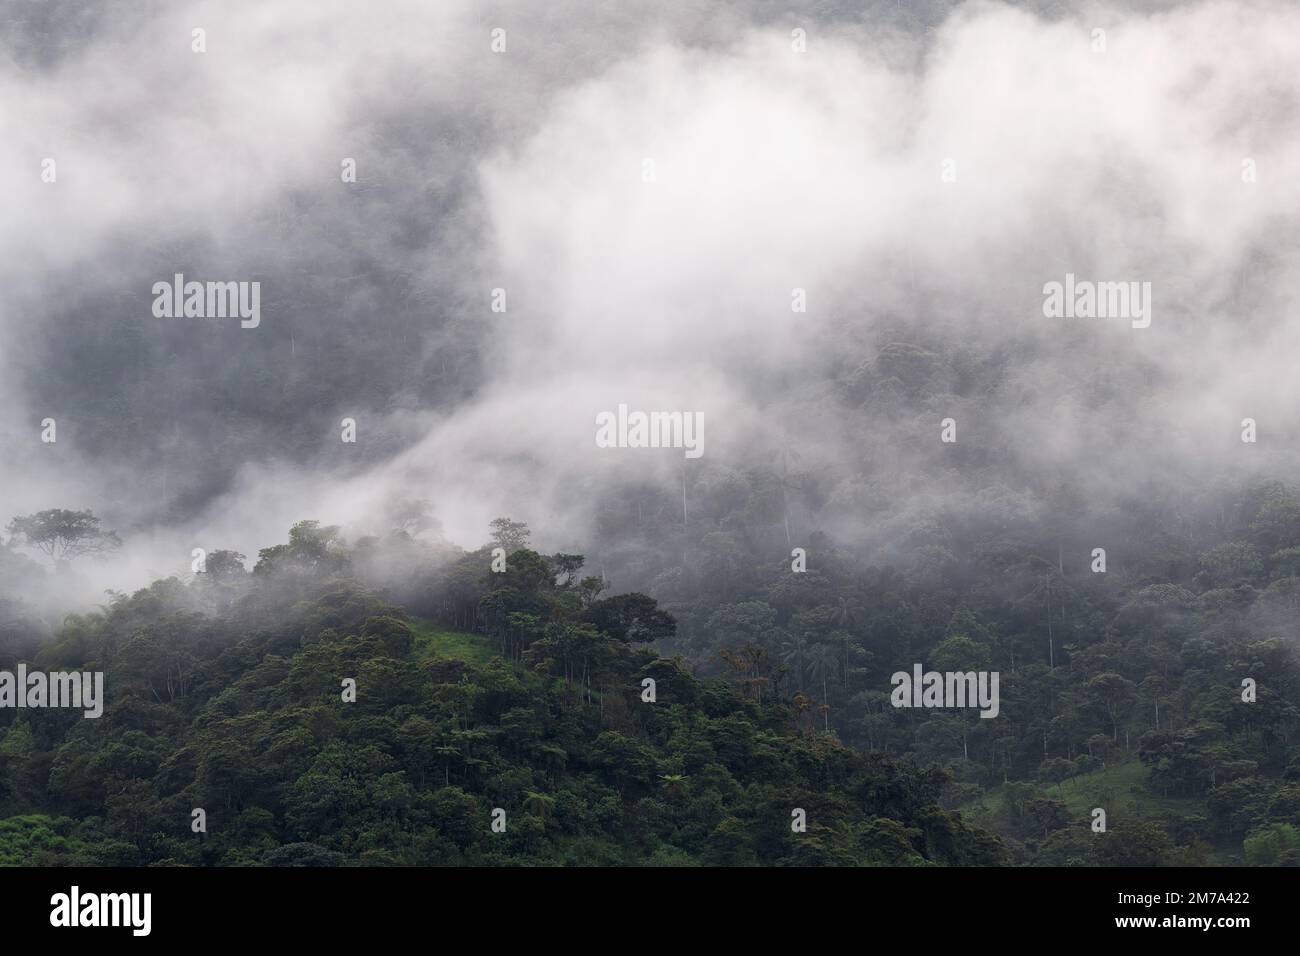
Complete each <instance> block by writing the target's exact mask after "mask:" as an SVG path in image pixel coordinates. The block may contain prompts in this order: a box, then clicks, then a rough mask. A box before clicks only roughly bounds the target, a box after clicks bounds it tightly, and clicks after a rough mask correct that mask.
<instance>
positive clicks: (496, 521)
mask: <svg viewBox="0 0 1300 956" xmlns="http://www.w3.org/2000/svg"><path fill="white" fill-rule="evenodd" d="M531 535H532V532H531V531H529V530H528V525H526V524H524V522H522V521H511V520H510V519H509V518H493V519H492V541H493V543H495V544H496V546H497V547H498V548H502V549H504V550H505V552H506V554H513V553H514V552H516V551H518V550H519V549H520V548H523V547H527V546H528V539H529V537H530V536H531Z"/></svg>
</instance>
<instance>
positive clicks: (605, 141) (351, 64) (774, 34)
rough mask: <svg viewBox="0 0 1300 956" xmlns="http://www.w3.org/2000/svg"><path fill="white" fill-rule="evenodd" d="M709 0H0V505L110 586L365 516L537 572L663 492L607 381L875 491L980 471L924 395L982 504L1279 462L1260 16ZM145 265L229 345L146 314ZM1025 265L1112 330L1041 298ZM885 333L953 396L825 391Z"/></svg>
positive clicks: (1263, 11) (1287, 292) (1295, 397)
mask: <svg viewBox="0 0 1300 956" xmlns="http://www.w3.org/2000/svg"><path fill="white" fill-rule="evenodd" d="M708 6H709V5H703V4H695V3H689V4H688V3H679V4H674V3H663V2H653V3H650V2H647V3H618V4H598V5H597V4H577V3H546V4H538V3H535V2H530V3H496V4H488V5H484V4H482V3H470V2H464V3H461V2H438V3H427V2H415V0H411V2H386V3H382V4H376V5H357V4H353V3H343V2H333V0H310V2H306V0H304V2H274V3H270V2H263V0H223V2H221V3H215V2H213V3H198V4H185V3H141V2H121V3H106V4H102V5H83V4H79V3H61V2H44V3H35V2H27V0H0V23H4V24H5V27H4V29H3V30H2V31H0V182H2V183H3V184H4V189H5V193H4V203H3V215H2V216H0V401H2V402H3V406H2V407H3V409H4V414H3V418H2V420H0V442H2V443H3V448H4V451H5V453H4V456H3V458H2V459H0V502H3V503H4V505H5V506H6V509H7V513H6V514H4V515H0V517H2V518H4V519H6V520H7V518H8V517H9V515H10V514H15V513H24V512H28V511H32V510H36V509H40V508H48V507H91V508H93V509H95V511H96V512H97V513H99V514H101V515H103V516H104V517H105V519H106V521H107V523H108V524H109V525H111V526H113V527H117V528H119V529H120V530H121V531H122V532H123V534H124V536H126V537H127V538H128V539H129V547H128V549H127V551H126V555H125V558H124V559H123V560H121V561H118V562H116V563H115V564H114V565H113V567H112V568H111V569H110V573H109V575H108V577H107V578H106V580H109V581H111V583H114V584H117V585H119V586H122V585H124V584H140V583H143V581H144V575H145V573H146V572H164V571H172V570H178V571H179V570H184V569H185V568H187V567H188V563H189V550H190V548H192V547H206V548H209V549H212V548H217V547H233V548H236V549H238V550H241V551H244V552H245V553H247V554H249V555H250V556H251V555H253V554H255V552H256V549H257V548H259V547H265V546H267V545H269V544H272V543H274V542H276V541H279V540H282V539H283V537H284V532H285V530H286V529H287V527H288V526H289V525H290V524H291V523H292V522H293V521H295V520H298V519H300V518H306V517H315V518H320V519H323V520H325V521H328V522H336V523H344V524H347V525H348V527H349V530H350V531H352V532H353V533H354V534H355V533H360V532H362V531H364V530H367V529H375V530H377V529H378V527H379V525H378V523H377V522H376V520H375V518H374V516H375V515H376V514H377V513H379V512H381V511H382V509H383V506H384V505H385V504H386V503H387V502H389V501H391V500H392V499H393V498H394V497H395V496H397V495H418V496H421V497H427V498H429V499H431V500H432V501H434V502H435V505H436V509H437V511H438V514H439V517H440V518H441V519H442V521H443V522H444V524H445V526H446V528H447V531H448V535H449V536H450V537H451V538H453V539H454V540H459V541H461V542H462V543H464V544H467V545H476V544H478V543H479V542H480V541H481V540H483V538H484V537H485V530H486V525H487V521H488V520H489V519H490V518H492V517H494V516H496V515H497V514H503V513H508V514H510V515H512V516H514V517H516V518H519V519H522V520H527V521H529V522H530V523H531V524H532V525H533V527H534V528H535V530H536V534H537V538H538V543H539V544H541V545H543V546H544V547H547V548H549V549H560V548H564V549H571V548H573V549H580V548H582V547H583V546H584V538H585V536H586V528H587V524H588V522H589V521H590V520H591V515H590V514H589V513H588V512H587V510H586V509H585V508H584V506H585V505H587V504H589V503H590V501H591V500H592V496H593V495H594V494H595V493H596V492H597V491H598V490H599V489H600V488H601V487H604V486H605V483H606V482H618V481H621V480H630V479H637V480H645V479H647V478H648V479H651V480H662V481H663V482H664V483H667V484H670V483H672V482H674V481H680V475H681V472H682V469H683V467H684V466H683V460H682V456H681V453H680V452H679V451H670V450H660V451H653V452H651V451H644V452H643V451H635V452H633V451H627V450H614V449H598V448H597V447H596V445H595V442H594V438H593V436H594V419H595V416H596V414H597V413H598V412H601V411H603V410H612V409H614V408H616V407H617V405H618V404H619V403H621V402H622V403H627V404H629V405H631V406H633V407H637V408H645V409H664V410H682V411H686V410H694V411H699V412H701V413H703V415H704V418H705V422H706V424H705V447H706V452H705V456H704V458H703V459H702V460H701V461H700V462H699V463H691V465H690V467H693V468H694V467H698V468H700V469H704V470H703V471H700V472H699V473H698V474H707V473H708V472H707V469H710V468H712V469H719V468H724V469H725V468H727V467H732V466H739V465H741V464H744V463H747V462H752V461H756V460H757V461H767V462H770V461H773V460H775V459H774V456H777V455H779V453H780V452H781V450H783V449H784V450H793V451H798V452H799V454H800V456H801V460H802V461H804V462H805V463H806V464H807V466H808V467H814V468H817V469H820V470H822V471H823V472H825V473H827V474H831V475H840V474H842V475H843V476H844V480H845V482H846V483H849V484H851V483H852V482H853V481H854V480H860V476H861V474H862V473H863V472H864V471H865V472H869V473H871V474H872V475H874V476H875V479H874V480H875V481H876V483H877V490H879V488H884V489H885V492H884V493H885V494H886V496H887V497H888V498H889V499H890V500H891V501H892V502H894V503H895V505H896V506H897V508H902V507H903V506H904V505H905V504H906V502H908V501H909V500H911V499H912V498H914V497H920V496H926V495H954V494H965V493H971V494H973V493H975V492H976V491H977V490H978V489H977V488H975V487H970V488H963V487H962V477H961V476H960V475H955V476H954V475H952V474H940V473H939V471H940V470H941V469H942V468H943V459H942V458H941V457H939V456H941V455H942V454H944V453H945V449H944V447H943V446H942V445H940V443H939V439H938V436H939V422H940V420H941V419H942V418H945V417H953V418H955V419H956V420H957V423H958V441H959V443H961V442H968V443H973V444H976V445H978V444H979V443H985V444H986V446H987V447H997V448H998V449H999V454H1000V455H1001V456H1002V459H1003V460H1004V461H1005V466H1006V470H1007V474H1008V476H1009V477H1008V481H1009V482H1010V483H1013V484H1014V481H1013V479H1012V478H1011V477H1010V476H1011V475H1013V474H1015V475H1024V474H1031V475H1032V474H1036V473H1042V474H1048V473H1051V474H1058V473H1059V474H1069V475H1071V476H1074V477H1076V478H1077V479H1078V480H1080V481H1081V482H1083V483H1084V484H1085V486H1086V487H1088V488H1090V489H1093V490H1094V491H1095V493H1096V494H1098V495H1104V494H1109V493H1113V492H1115V491H1116V490H1119V489H1124V488H1131V487H1134V486H1135V485H1137V484H1139V483H1141V482H1143V481H1162V480H1166V481H1168V482H1169V483H1171V484H1174V485H1176V484H1177V483H1179V482H1187V481H1189V480H1192V479H1189V478H1188V475H1204V476H1207V478H1208V476H1211V475H1217V474H1219V473H1221V472H1228V473H1235V472H1237V471H1243V472H1247V471H1254V470H1258V469H1263V470H1265V471H1267V472H1270V473H1278V474H1283V475H1290V476H1292V477H1294V475H1295V465H1296V462H1297V456H1296V455H1295V454H1294V451H1293V449H1295V448H1297V447H1300V427H1298V422H1297V417H1296V408H1297V403H1298V401H1300V394H1298V392H1300V386H1298V385H1297V382H1298V381H1300V379H1298V378H1297V376H1296V375H1295V374H1294V371H1293V369H1294V365H1295V356H1296V355H1297V354H1300V352H1298V351H1297V350H1298V349H1300V324H1298V321H1297V308H1296V306H1297V288H1298V284H1297V273H1296V270H1295V267H1294V263H1295V262H1296V255H1297V252H1300V248H1298V247H1300V235H1298V234H1297V211H1298V210H1300V176H1297V170H1300V95H1298V94H1300V90H1298V89H1297V87H1298V86H1300V78H1298V77H1297V73H1296V69H1295V67H1296V64H1297V62H1300V8H1298V7H1296V6H1295V5H1294V4H1291V3H1284V2H1259V3H1251V2H1233V3H1188V4H1172V3H1161V4H1142V5H1132V4H1129V5H1124V6H1116V7H1112V6H1108V5H1105V4H1066V3H1041V4H1031V5H1019V6H1016V5H1006V4H1000V3H969V4H949V3H939V2H931V3H904V4H895V3H877V4H868V5H866V6H865V9H862V5H858V4H822V3H807V4H794V5H788V4H775V3H743V4H737V5H725V7H726V9H725V10H721V11H715V10H712V9H709V8H708ZM717 6H718V7H719V8H722V7H724V5H721V4H719V5H717ZM733 6H734V9H732V7H733ZM92 7H93V9H92ZM836 7H843V8H844V12H843V13H838V14H837V13H836V12H835V8H836ZM850 8H852V9H850ZM1139 11H1141V12H1139ZM195 28H202V29H203V30H205V31H206V36H205V39H206V52H203V53H196V52H193V51H192V42H193V41H192V32H191V31H192V30H193V29H195ZM496 28H500V29H503V30H504V31H505V44H506V48H505V50H504V52H493V50H492V48H491V43H492V31H493V29H496ZM1097 29H1100V30H1103V31H1104V49H1099V48H1098V46H1099V39H1098V35H1096V34H1094V30H1097ZM793 30H803V31H805V44H806V47H805V49H803V50H802V51H800V50H798V49H796V47H797V46H798V43H797V42H796V38H794V37H792V31H793ZM47 158H51V159H53V160H54V161H55V163H56V166H55V169H56V171H57V179H56V181H54V182H44V181H42V168H43V167H42V163H43V161H44V160H45V159H47ZM346 158H352V159H355V161H356V167H357V181H356V182H355V183H345V182H343V181H341V178H340V168H341V167H340V164H341V162H342V161H343V160H344V159H346ZM648 163H649V164H652V165H647V164H648ZM649 170H652V171H653V175H652V176H649V178H650V179H652V181H647V178H648V171H649ZM1246 170H1249V171H1250V174H1249V175H1245V176H1244V175H1243V173H1244V171H1246ZM1252 176H1253V180H1252ZM175 273H183V274H185V276H186V278H187V279H198V280H201V281H202V280H236V281H259V282H260V283H261V290H262V299H261V324H260V325H259V326H258V327H257V328H256V329H241V328H240V326H239V322H238V320H230V319H200V318H170V319H168V318H156V317H155V316H154V315H153V313H152V311H151V306H152V302H153V295H152V293H151V288H152V286H153V284H154V283H155V282H157V281H160V280H162V281H170V279H171V277H172V276H173V275H174V274H175ZM1067 273H1073V274H1075V275H1076V276H1077V277H1078V278H1079V279H1080V280H1094V281H1142V282H1150V283H1151V289H1152V303H1151V304H1152V311H1151V324H1150V327H1149V328H1144V329H1135V328H1132V327H1131V325H1130V323H1128V322H1127V321H1123V320H1113V319H1087V318H1075V319H1052V318H1048V317H1045V316H1044V314H1043V310H1042V303H1043V293H1042V290H1043V286H1044V284H1045V283H1047V282H1052V281H1064V278H1065V275H1066V274H1067ZM495 288H503V289H505V290H506V296H507V303H508V306H507V309H508V310H507V311H506V312H505V313H494V312H493V311H492V310H491V308H490V305H491V295H492V290H493V289H495ZM796 288H798V289H803V290H805V292H806V296H807V303H808V304H807V311H806V312H802V313H799V312H793V311H792V309H791V301H792V290H793V289H796ZM885 328H887V329H890V330H903V331H902V332H898V333H897V334H898V335H900V336H905V335H914V336H916V337H917V338H918V339H925V340H927V341H929V342H931V343H944V342H948V343H960V344H962V345H963V346H964V347H969V348H972V349H975V350H977V351H981V350H982V354H986V355H987V356H989V361H990V362H994V363H996V365H997V367H998V368H999V369H1000V372H999V377H998V381H999V386H998V388H997V389H996V391H990V392H989V393H987V394H981V395H970V394H947V393H945V392H944V391H943V390H942V389H940V390H939V391H937V392H933V393H931V394H928V395H927V396H925V398H924V399H923V400H921V401H920V402H919V403H918V402H906V403H903V404H902V405H901V406H900V408H899V411H898V414H897V415H896V416H891V417H889V418H888V419H886V420H882V419H880V418H879V417H877V416H870V417H868V416H863V415H858V414H855V413H854V411H853V408H852V406H851V405H850V406H845V405H844V404H843V403H840V404H838V405H836V404H835V403H833V402H831V401H830V400H829V399H828V397H827V396H828V394H829V392H830V383H831V382H832V380H837V381H838V380H841V379H842V378H843V376H844V375H845V374H846V373H847V372H851V371H852V370H853V369H854V368H857V367H859V366H863V367H865V368H867V369H868V370H871V369H872V368H875V367H877V366H873V362H874V360H875V358H876V355H877V352H878V349H879V348H880V346H881V344H882V343H881V341H880V335H881V332H880V330H881V329H885ZM909 330H910V331H909ZM890 334H891V335H894V334H895V331H891V332H890ZM868 377H870V376H868ZM877 384H878V383H877ZM952 391H953V392H954V393H955V392H957V391H958V389H956V388H954V389H953V390H952ZM47 417H51V418H54V419H55V420H56V421H57V423H58V441H57V442H56V443H55V444H53V445H48V444H42V443H41V441H40V434H41V425H40V423H41V421H42V419H44V418H47ZM344 417H353V418H355V419H356V420H357V423H358V442H357V444H355V445H348V444H344V443H343V442H341V441H340V428H339V422H340V420H341V419H342V418H344ZM1245 417H1253V418H1255V419H1256V420H1257V421H1258V427H1259V436H1260V437H1259V442H1258V444H1257V445H1254V446H1247V445H1243V444H1242V443H1241V442H1240V440H1239V435H1240V422H1241V420H1242V419H1243V418H1245ZM855 475H856V476H858V477H857V478H855ZM982 480H983V479H982ZM846 487H847V485H846ZM842 500H843V501H846V502H850V503H851V502H852V501H853V500H854V497H853V493H852V488H848V490H847V491H846V493H845V495H844V496H843V497H842ZM897 508H896V510H897ZM850 510H851V508H850Z"/></svg>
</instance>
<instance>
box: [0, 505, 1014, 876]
mask: <svg viewBox="0 0 1300 956" xmlns="http://www.w3.org/2000/svg"><path fill="white" fill-rule="evenodd" d="M512 535H513V536H515V540H513V541H511V540H510V536H512ZM524 536H526V530H525V529H523V528H522V527H521V526H519V525H511V524H509V523H505V522H502V523H499V525H498V541H501V540H505V541H506V543H512V544H517V543H518V542H519V541H520V540H522V538H523V537H524ZM417 553H420V554H423V557H424V559H426V560H429V559H431V558H432V557H433V555H432V553H431V552H430V551H429V550H428V549H421V547H420V546H419V545H417V544H416V542H414V541H413V540H412V539H411V538H410V537H409V536H408V535H407V534H406V533H405V532H396V533H395V534H394V535H393V536H392V537H390V538H389V539H388V540H387V541H386V542H379V541H375V540H370V541H365V542H361V543H360V544H359V545H358V546H357V547H356V548H354V549H351V550H349V549H347V548H345V547H344V546H343V545H342V543H341V542H340V541H339V540H338V538H337V534H336V529H333V528H322V527H320V526H318V525H317V524H316V523H315V522H303V523H301V524H299V525H297V526H295V527H294V528H293V530H292V531H291V533H290V540H289V542H288V543H287V544H285V545H282V546H278V547H275V548H269V549H266V550H264V551H263V552H262V553H261V556H260V560H259V561H258V563H257V565H256V568H255V569H254V572H253V573H252V574H248V573H246V572H245V571H244V569H243V564H242V560H241V559H242V555H234V554H232V553H230V552H217V553H215V554H212V555H210V556H208V562H207V569H206V571H205V573H203V574H200V575H197V576H196V577H195V580H194V581H193V582H192V583H190V584H188V585H187V584H183V583H182V582H180V581H178V580H177V579H175V578H171V579H168V580H163V581H157V582H155V583H154V584H153V585H152V586H151V587H150V588H148V589H146V590H142V591H140V592H138V593H136V594H134V595H132V596H130V597H128V596H125V595H114V596H113V598H112V600H111V603H110V604H109V606H108V607H106V608H105V609H104V610H103V611H102V612H101V613H95V614H86V615H80V616H74V617H70V618H69V619H68V620H67V621H66V623H65V625H64V626H63V628H62V630H61V632H60V634H59V636H58V638H57V640H55V641H54V642H53V643H51V644H49V645H47V646H44V647H40V648H39V649H36V653H35V655H34V656H35V666H39V667H41V668H44V669H48V670H63V669H102V670H104V671H105V672H106V675H107V676H106V683H107V687H108V688H109V690H108V696H109V704H108V706H107V708H106V710H105V713H104V715H103V717H101V718H99V719H84V718H83V717H82V716H81V715H80V713H79V712H70V711H56V710H39V711H38V710H25V711H16V710H6V711H4V712H0V719H3V721H4V730H3V736H2V737H0V817H2V819H0V862H4V863H10V864H12V863H38V864H50V863H59V864H91V863H114V864H149V863H174V864H222V865H243V864H259V863H260V864H266V865H295V864H302V865H331V864H345V863H365V864H503V865H512V864H530V863H533V864H538V863H540V864H551V863H571V864H650V865H676V864H694V863H712V864H758V863H769V864H772V863H775V864H925V863H956V864H995V863H998V862H1001V861H1002V860H1003V858H1004V851H1003V848H1002V846H1001V843H1000V841H999V840H998V839H997V838H996V837H994V836H992V835H990V834H988V833H986V832H983V831H981V830H980V829H978V828H973V827H971V826H969V825H967V824H966V823H964V822H963V821H962V819H961V816H960V814H957V813H954V812H952V811H950V810H945V809H942V808H941V807H940V806H939V805H938V803H939V800H940V797H941V791H942V787H943V784H944V781H945V779H946V776H945V774H944V773H943V772H941V771H937V770H923V769H918V768H916V767H912V766H908V765H901V764H897V763H895V762H894V761H892V760H891V759H889V758H887V757H885V756H883V755H879V754H875V755H869V754H862V753H858V752H856V751H854V750H852V749H850V748H848V747H845V746H844V745H842V744H841V743H839V742H838V741H836V740H835V739H834V738H833V737H831V736H828V735H824V734H815V733H807V732H804V731H801V730H800V728H799V722H798V719H797V716H798V715H797V713H796V711H795V708H793V707H792V705H791V703H790V701H788V700H781V699H778V698H777V697H775V696H774V695H770V694H768V695H753V694H751V695H746V694H745V693H743V692H742V691H740V690H739V689H737V688H736V687H734V686H730V685H729V684H728V683H727V682H725V681H722V680H719V679H704V680H701V679H697V678H696V677H694V676H692V674H691V673H690V669H689V668H688V667H685V666H684V665H683V664H682V662H681V661H679V660H670V659H665V658H662V657H660V656H659V655H658V654H657V653H655V652H654V651H652V650H650V649H649V648H648V647H647V646H646V644H647V642H649V641H652V640H654V639H656V638H662V637H665V636H667V635H670V634H671V633H672V631H673V628H674V622H673V620H672V618H671V617H670V616H668V615H666V614H665V613H664V612H662V611H661V610H659V609H658V608H657V606H656V605H655V602H654V601H653V600H651V599H650V598H647V597H645V596H642V595H636V594H629V595H619V596H616V597H612V598H604V599H602V598H601V597H600V596H599V594H600V591H601V585H600V582H599V581H598V580H596V579H594V578H590V577H588V578H580V577H579V570H580V569H581V567H582V563H583V562H582V558H581V557H580V556H576V555H556V556H553V557H550V558H547V557H543V556H541V555H539V554H537V553H535V552H533V551H531V550H528V549H527V548H523V547H516V548H514V550H513V553H511V554H510V556H509V560H508V563H507V567H506V570H505V571H504V572H503V573H493V572H491V571H490V570H489V566H490V563H491V555H490V553H489V551H488V550H487V549H486V548H485V549H482V550H480V551H478V552H474V553H472V554H464V555H461V556H459V557H458V558H457V559H456V560H454V561H452V562H451V563H449V564H443V565H440V566H439V567H440V570H436V571H432V569H433V568H434V565H432V564H431V565H429V568H430V569H431V571H432V573H434V574H435V575H436V578H437V580H438V581H441V582H443V583H444V584H445V586H446V587H447V588H448V589H447V590H440V591H439V592H438V593H437V594H435V593H433V592H430V593H429V594H427V595H426V598H427V599H428V600H430V601H433V602H435V603H436V604H437V605H438V606H439V608H441V609H442V611H443V613H445V614H447V615H452V616H455V615H456V614H457V613H458V610H457V609H458V608H459V607H460V604H459V603H458V602H461V601H468V602H470V603H471V604H472V606H473V607H474V608H475V609H477V617H478V626H477V628H476V629H474V630H473V631H472V632H468V633H467V632H466V631H447V630H443V629H442V628H441V627H440V626H439V625H436V624H435V623H433V622H431V621H429V620H428V619H424V618H420V617H417V616H413V615H410V614H408V613H406V612H404V611H403V610H401V609H400V608H398V607H396V606H394V605H393V604H392V603H390V601H389V600H386V599H385V598H384V597H382V596H380V594H378V593H377V592H376V591H375V590H374V589H372V588H370V587H368V586H367V584H366V581H365V579H366V577H367V575H368V574H369V573H370V572H372V571H373V570H374V568H375V567H376V562H377V561H378V560H379V559H381V558H382V560H383V561H384V562H385V563H387V562H391V561H393V560H395V558H396V556H398V555H400V554H406V555H407V556H415V555H416V554H417ZM445 557H446V555H445V554H444V555H443V558H444V559H445ZM471 616H473V615H471ZM470 626H471V627H472V623H471V625H470ZM14 663H15V659H14V654H13V652H12V648H11V649H10V651H9V653H7V655H6V659H5V660H4V661H3V664H4V666H5V667H9V668H12V667H13V666H14ZM346 678H352V679H354V680H355V681H356V691H357V693H356V700H355V702H346V701H345V700H344V699H343V698H344V696H345V695H344V693H343V691H341V686H342V682H343V680H344V679H346ZM646 678H651V679H653V680H654V682H655V684H654V687H655V698H656V699H655V701H654V702H653V703H650V702H646V701H644V700H643V696H642V695H643V693H644V691H643V681H644V680H645V679H646ZM195 808H202V809H203V810H204V811H205V813H206V833H194V832H192V830H191V821H192V811H193V810H194V809H195ZM495 808H501V809H503V810H504V811H505V821H506V826H505V831H504V832H500V833H498V832H494V831H493V830H492V827H491V823H492V814H493V810H494V809H495ZM795 809H802V810H803V811H804V812H805V813H806V819H807V828H806V831H805V832H794V830H793V829H792V812H793V811H794V810H795Z"/></svg>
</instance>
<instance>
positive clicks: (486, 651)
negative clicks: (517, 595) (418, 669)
mask: <svg viewBox="0 0 1300 956" xmlns="http://www.w3.org/2000/svg"><path fill="white" fill-rule="evenodd" d="M408 623H409V624H410V625H411V632H412V633H413V634H414V635H415V647H414V649H413V650H412V654H413V655H414V657H415V659H416V660H417V661H426V660H432V659H434V658H443V659H450V660H457V661H465V662H467V663H470V664H486V663H487V662H488V661H490V660H492V658H494V657H496V656H497V653H496V650H495V649H494V648H493V647H492V642H491V641H489V640H488V639H487V637H485V636H484V635H482V634H469V633H466V632H465V631H447V630H443V629H442V628H440V627H439V626H438V625H437V624H435V623H434V622H433V621H430V620H429V619H427V618H422V617H412V618H408Z"/></svg>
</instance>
